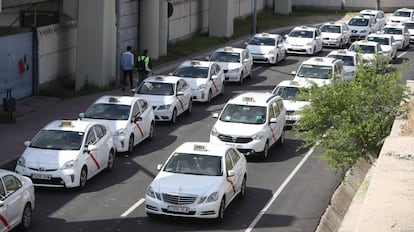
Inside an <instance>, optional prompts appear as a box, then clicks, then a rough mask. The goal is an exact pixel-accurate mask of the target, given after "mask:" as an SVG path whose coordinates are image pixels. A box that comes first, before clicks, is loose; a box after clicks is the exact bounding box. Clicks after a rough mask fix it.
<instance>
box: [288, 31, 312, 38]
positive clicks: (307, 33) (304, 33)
mask: <svg viewBox="0 0 414 232" xmlns="http://www.w3.org/2000/svg"><path fill="white" fill-rule="evenodd" d="M289 37H297V38H313V31H305V30H294V31H291V32H290V33H289Z"/></svg>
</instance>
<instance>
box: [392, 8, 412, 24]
mask: <svg viewBox="0 0 414 232" xmlns="http://www.w3.org/2000/svg"><path fill="white" fill-rule="evenodd" d="M411 19H414V9H408V8H401V9H398V10H396V11H394V13H392V15H390V16H389V17H388V18H387V24H392V23H403V22H405V21H407V20H411Z"/></svg>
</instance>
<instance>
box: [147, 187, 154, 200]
mask: <svg viewBox="0 0 414 232" xmlns="http://www.w3.org/2000/svg"><path fill="white" fill-rule="evenodd" d="M147 196H149V197H152V198H155V192H154V190H153V189H152V187H151V186H148V188H147Z"/></svg>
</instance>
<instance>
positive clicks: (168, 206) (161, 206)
mask: <svg viewBox="0 0 414 232" xmlns="http://www.w3.org/2000/svg"><path fill="white" fill-rule="evenodd" d="M157 169H158V170H159V171H160V172H159V173H158V174H157V176H156V177H155V178H154V180H153V181H152V182H151V184H150V185H149V186H148V188H147V193H146V196H145V211H146V212H147V215H148V216H152V215H170V216H179V217H195V218H214V219H216V220H217V221H222V220H223V219H224V211H225V209H226V208H227V207H228V206H229V205H230V203H231V202H232V201H233V200H234V199H235V197H236V196H241V197H243V196H244V194H245V191H246V180H247V162H246V159H245V157H244V156H243V155H242V154H240V153H239V152H238V151H237V150H236V149H234V148H233V147H231V146H226V145H219V144H210V143H201V142H186V143H184V144H182V145H180V146H179V147H178V148H177V149H175V151H174V152H173V153H172V154H171V155H170V157H169V158H168V159H167V161H166V162H165V163H164V165H162V164H160V165H158V167H157Z"/></svg>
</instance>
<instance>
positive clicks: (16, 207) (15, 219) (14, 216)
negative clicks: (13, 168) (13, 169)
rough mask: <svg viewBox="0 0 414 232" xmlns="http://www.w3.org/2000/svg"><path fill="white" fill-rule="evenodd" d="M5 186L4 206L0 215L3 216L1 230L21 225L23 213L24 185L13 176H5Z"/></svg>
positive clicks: (3, 178) (2, 179) (3, 182)
mask: <svg viewBox="0 0 414 232" xmlns="http://www.w3.org/2000/svg"><path fill="white" fill-rule="evenodd" d="M1 181H2V186H3V192H4V193H3V194H4V196H5V197H4V198H3V206H2V207H1V208H2V209H1V211H3V212H1V213H0V215H2V216H3V218H1V216H0V220H1V225H0V228H11V227H13V226H15V225H17V224H18V223H19V220H20V218H21V213H22V211H23V196H22V195H21V188H22V183H21V182H20V180H19V179H17V178H16V177H15V176H13V175H5V176H3V177H2V178H1Z"/></svg>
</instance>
